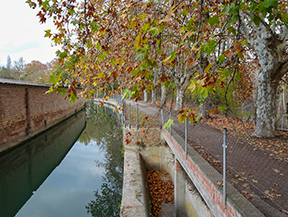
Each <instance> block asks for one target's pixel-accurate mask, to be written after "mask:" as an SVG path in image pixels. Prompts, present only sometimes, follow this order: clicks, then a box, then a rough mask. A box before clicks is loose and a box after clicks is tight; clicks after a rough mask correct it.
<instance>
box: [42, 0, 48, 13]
mask: <svg viewBox="0 0 288 217" xmlns="http://www.w3.org/2000/svg"><path fill="white" fill-rule="evenodd" d="M40 5H41V6H42V7H43V8H44V9H45V10H46V11H47V9H48V8H49V7H50V5H49V0H46V1H43V2H42V4H40Z"/></svg>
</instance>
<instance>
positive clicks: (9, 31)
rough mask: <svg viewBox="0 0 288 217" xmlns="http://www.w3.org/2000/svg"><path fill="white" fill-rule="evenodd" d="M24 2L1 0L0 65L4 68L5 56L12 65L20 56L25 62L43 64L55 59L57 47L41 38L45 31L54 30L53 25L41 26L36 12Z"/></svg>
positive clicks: (21, 0) (48, 40)
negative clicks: (34, 61) (8, 57)
mask: <svg viewBox="0 0 288 217" xmlns="http://www.w3.org/2000/svg"><path fill="white" fill-rule="evenodd" d="M25 1H26V0H2V1H1V3H0V28H1V34H0V66H6V63H7V56H8V55H10V57H11V60H12V63H13V62H14V61H15V60H16V61H17V60H19V58H20V57H23V58H24V60H25V62H26V63H30V62H31V61H32V60H38V61H40V62H42V63H46V62H50V61H51V60H53V59H54V58H55V57H56V54H55V52H56V50H57V48H56V47H52V46H51V40H50V39H49V38H44V35H45V32H44V30H46V29H52V30H53V28H52V27H53V24H52V22H49V23H47V24H40V23H39V19H38V17H36V14H37V13H38V11H37V9H36V10H33V9H31V8H30V7H29V5H28V4H27V3H25ZM58 49H59V48H58Z"/></svg>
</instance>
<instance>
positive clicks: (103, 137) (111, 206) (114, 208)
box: [79, 104, 124, 217]
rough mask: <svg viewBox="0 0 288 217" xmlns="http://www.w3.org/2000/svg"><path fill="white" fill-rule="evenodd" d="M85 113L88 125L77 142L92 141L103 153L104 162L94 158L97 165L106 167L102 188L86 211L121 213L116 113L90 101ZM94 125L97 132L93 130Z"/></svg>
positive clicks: (120, 156)
mask: <svg viewBox="0 0 288 217" xmlns="http://www.w3.org/2000/svg"><path fill="white" fill-rule="evenodd" d="M89 111H90V113H89V114H87V128H86V130H85V132H84V133H83V134H82V135H81V137H80V138H79V141H81V142H83V143H85V144H88V143H89V142H91V141H95V142H96V143H97V144H98V145H99V147H100V150H102V151H103V153H104V156H105V158H104V161H99V160H96V161H95V162H96V166H97V167H102V168H105V172H104V175H103V176H102V184H101V191H100V190H96V191H95V192H94V196H95V200H92V201H91V202H89V203H88V205H87V206H86V209H87V212H88V213H89V214H91V215H92V216H93V217H96V216H99V217H100V216H101V217H102V216H109V217H113V216H117V217H118V216H120V208H119V207H120V203H121V198H122V183H123V163H124V161H123V155H122V154H121V149H122V130H121V128H120V124H119V119H118V117H116V116H117V114H116V113H114V112H113V111H112V110H111V109H107V108H105V107H102V108H99V107H98V106H96V105H94V104H91V105H90V110H89ZM95 128H97V131H96V132H95Z"/></svg>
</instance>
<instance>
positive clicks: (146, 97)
mask: <svg viewBox="0 0 288 217" xmlns="http://www.w3.org/2000/svg"><path fill="white" fill-rule="evenodd" d="M144 102H148V92H147V90H144Z"/></svg>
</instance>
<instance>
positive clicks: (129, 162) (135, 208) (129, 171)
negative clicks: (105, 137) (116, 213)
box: [120, 149, 149, 217]
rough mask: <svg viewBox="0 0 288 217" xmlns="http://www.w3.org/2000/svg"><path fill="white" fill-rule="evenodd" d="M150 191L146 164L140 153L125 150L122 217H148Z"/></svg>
mask: <svg viewBox="0 0 288 217" xmlns="http://www.w3.org/2000/svg"><path fill="white" fill-rule="evenodd" d="M148 202H149V191H148V183H147V179H146V169H145V165H144V162H143V160H142V158H141V156H140V154H139V153H138V152H134V151H131V150H128V149H125V152H124V174H123V192H122V204H121V214H120V216H121V217H137V216H139V217H148V216H149V205H148Z"/></svg>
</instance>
